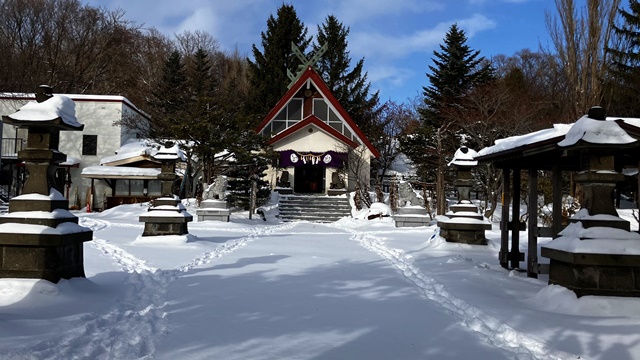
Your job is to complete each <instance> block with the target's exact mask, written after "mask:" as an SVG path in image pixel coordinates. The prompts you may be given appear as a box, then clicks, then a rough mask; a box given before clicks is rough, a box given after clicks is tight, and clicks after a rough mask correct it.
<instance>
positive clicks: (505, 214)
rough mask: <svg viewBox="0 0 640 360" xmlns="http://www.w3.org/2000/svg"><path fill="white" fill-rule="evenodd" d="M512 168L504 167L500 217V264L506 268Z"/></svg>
mask: <svg viewBox="0 0 640 360" xmlns="http://www.w3.org/2000/svg"><path fill="white" fill-rule="evenodd" d="M510 171H511V169H509V168H504V169H502V216H501V218H500V252H499V253H498V259H499V260H500V266H502V267H503V268H505V269H508V268H509V256H508V252H509V202H510V196H511V194H510V192H511V184H510V182H511V179H510V176H509V172H510Z"/></svg>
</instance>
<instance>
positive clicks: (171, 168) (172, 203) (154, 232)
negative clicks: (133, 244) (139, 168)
mask: <svg viewBox="0 0 640 360" xmlns="http://www.w3.org/2000/svg"><path fill="white" fill-rule="evenodd" d="M177 152H178V149H177V148H176V147H175V146H174V143H173V142H167V143H166V144H165V145H164V146H163V147H162V148H161V149H160V151H158V153H157V154H156V155H155V156H154V157H155V158H156V159H158V160H160V161H161V162H162V165H161V170H160V174H159V175H158V179H159V180H160V181H161V186H162V194H163V195H162V197H159V198H157V199H155V200H153V206H151V207H150V208H149V211H148V212H147V213H146V214H145V215H141V216H140V218H139V221H140V222H144V231H143V233H142V236H163V235H186V234H188V233H189V229H188V228H187V224H188V223H189V222H191V221H192V220H193V216H192V215H191V214H189V213H188V212H187V209H186V208H185V207H184V205H182V203H181V202H180V198H178V197H177V196H175V195H173V194H172V193H171V186H172V185H173V182H174V180H175V179H176V161H177V160H178V159H179V156H178V153H177Z"/></svg>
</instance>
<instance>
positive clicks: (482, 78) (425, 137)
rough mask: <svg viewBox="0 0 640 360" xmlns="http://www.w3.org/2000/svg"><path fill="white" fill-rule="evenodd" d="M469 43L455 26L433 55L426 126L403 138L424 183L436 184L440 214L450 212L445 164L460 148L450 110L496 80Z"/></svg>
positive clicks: (422, 111)
mask: <svg viewBox="0 0 640 360" xmlns="http://www.w3.org/2000/svg"><path fill="white" fill-rule="evenodd" d="M466 42H467V37H466V35H465V33H464V31H463V30H462V29H460V28H458V25H456V24H453V25H452V26H451V27H450V28H449V31H448V32H447V34H446V36H445V39H444V45H440V49H441V51H434V52H433V54H434V56H435V58H434V59H433V62H434V65H433V66H431V65H430V66H429V70H430V71H431V73H427V78H428V79H429V82H430V85H429V86H427V87H423V95H424V99H423V104H422V106H421V107H420V108H419V109H418V112H419V114H420V117H421V120H422V126H421V127H420V128H418V129H416V130H417V131H416V133H415V134H412V135H408V136H404V137H403V138H402V139H401V148H402V150H403V152H404V153H405V154H406V155H407V156H408V157H409V158H410V159H411V161H412V162H413V163H414V164H415V165H416V167H417V173H418V176H420V177H421V180H423V181H429V182H431V181H433V180H435V182H436V195H437V196H438V199H437V206H438V214H444V212H445V211H446V208H445V207H446V202H445V197H444V196H445V163H446V160H447V158H448V157H450V156H451V154H453V152H454V151H455V149H456V147H457V146H458V145H457V142H456V141H455V138H454V134H455V132H456V124H455V122H454V121H452V120H451V118H450V117H448V116H447V115H448V112H449V109H452V108H456V107H458V106H461V105H462V99H463V98H464V96H465V95H466V94H467V93H468V92H469V90H471V89H472V88H473V87H474V86H476V85H479V84H481V83H483V82H486V81H489V80H490V79H492V78H493V70H492V68H491V66H490V65H489V64H488V63H487V62H486V61H485V59H484V57H480V56H479V54H480V51H473V50H471V49H470V48H469V46H468V45H467V44H466ZM434 170H435V171H434Z"/></svg>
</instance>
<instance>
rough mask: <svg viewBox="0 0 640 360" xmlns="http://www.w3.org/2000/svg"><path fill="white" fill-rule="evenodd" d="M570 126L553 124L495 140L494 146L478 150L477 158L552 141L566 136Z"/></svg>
mask: <svg viewBox="0 0 640 360" xmlns="http://www.w3.org/2000/svg"><path fill="white" fill-rule="evenodd" d="M571 125H572V124H553V128H549V129H543V130H539V131H535V132H532V133H529V134H524V135H517V136H511V137H508V138H504V139H498V140H496V142H495V145H493V146H488V147H486V148H484V149H482V150H480V151H479V152H478V156H485V155H489V154H494V153H498V152H501V151H506V150H510V149H515V148H518V147H521V146H525V145H529V144H534V143H537V142H540V141H544V140H548V139H552V138H555V137H559V136H564V135H566V134H567V132H569V129H571Z"/></svg>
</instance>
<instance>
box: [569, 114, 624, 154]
mask: <svg viewBox="0 0 640 360" xmlns="http://www.w3.org/2000/svg"><path fill="white" fill-rule="evenodd" d="M580 140H582V141H584V142H587V143H590V144H630V143H633V142H635V141H636V139H634V138H632V137H631V136H629V134H627V132H626V131H624V130H623V129H622V128H621V127H620V125H618V124H617V123H616V122H615V121H607V120H596V119H592V118H590V117H588V116H586V115H585V116H583V117H581V118H580V119H578V121H576V122H575V124H573V126H571V129H570V130H569V131H568V132H567V134H566V135H565V138H564V140H562V141H560V142H559V143H558V146H562V147H567V146H572V145H575V144H577V143H578V141H580Z"/></svg>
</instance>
